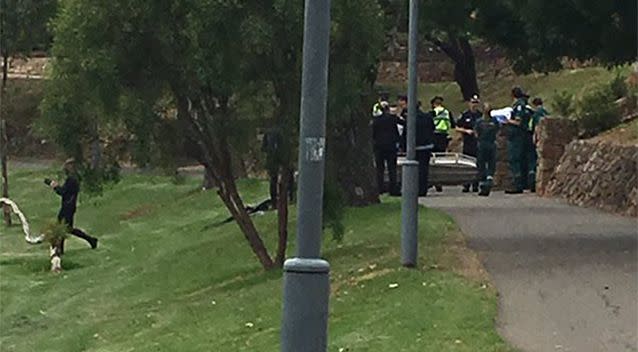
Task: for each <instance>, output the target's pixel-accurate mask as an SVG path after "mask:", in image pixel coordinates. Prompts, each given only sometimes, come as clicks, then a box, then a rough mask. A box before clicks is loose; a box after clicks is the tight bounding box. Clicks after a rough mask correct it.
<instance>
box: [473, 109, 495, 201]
mask: <svg viewBox="0 0 638 352" xmlns="http://www.w3.org/2000/svg"><path fill="white" fill-rule="evenodd" d="M491 112H492V108H491V107H490V105H489V104H485V105H484V107H483V117H482V118H481V119H480V120H478V121H477V122H476V126H475V127H474V131H475V134H476V138H477V140H478V155H477V163H478V170H479V181H480V184H479V188H480V191H479V196H489V195H490V190H491V189H492V186H493V183H494V171H495V170H496V136H497V135H498V129H499V126H500V125H499V122H498V120H497V119H496V118H495V117H492V115H491Z"/></svg>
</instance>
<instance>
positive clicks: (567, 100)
mask: <svg viewBox="0 0 638 352" xmlns="http://www.w3.org/2000/svg"><path fill="white" fill-rule="evenodd" d="M552 100H553V102H552V110H554V111H555V112H556V114H557V115H559V116H562V117H570V116H572V115H573V114H574V96H573V95H572V94H571V93H569V92H568V91H566V90H564V91H562V92H556V93H555V94H554V96H553V98H552Z"/></svg>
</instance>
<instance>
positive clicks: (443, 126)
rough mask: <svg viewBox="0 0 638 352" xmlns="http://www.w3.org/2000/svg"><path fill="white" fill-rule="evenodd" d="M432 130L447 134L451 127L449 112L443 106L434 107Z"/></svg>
mask: <svg viewBox="0 0 638 352" xmlns="http://www.w3.org/2000/svg"><path fill="white" fill-rule="evenodd" d="M434 114H435V116H434V132H435V133H440V134H449V133H450V130H451V129H452V121H451V120H450V112H449V111H448V110H447V109H446V108H444V107H441V106H439V107H436V108H434Z"/></svg>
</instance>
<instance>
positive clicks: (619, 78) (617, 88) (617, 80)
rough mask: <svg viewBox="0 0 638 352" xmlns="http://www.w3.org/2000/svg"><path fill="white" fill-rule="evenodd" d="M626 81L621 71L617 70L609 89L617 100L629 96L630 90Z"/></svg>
mask: <svg viewBox="0 0 638 352" xmlns="http://www.w3.org/2000/svg"><path fill="white" fill-rule="evenodd" d="M626 79H627V77H625V75H623V73H622V71H621V70H616V72H615V73H614V78H612V80H611V81H610V82H609V88H610V89H611V92H612V94H613V95H614V97H615V98H616V99H620V98H623V97H626V96H628V93H629V88H628V87H627V82H626V81H625V80H626Z"/></svg>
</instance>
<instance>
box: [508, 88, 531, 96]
mask: <svg viewBox="0 0 638 352" xmlns="http://www.w3.org/2000/svg"><path fill="white" fill-rule="evenodd" d="M512 95H513V96H514V97H515V98H529V95H527V94H525V92H524V91H523V88H521V87H514V88H512Z"/></svg>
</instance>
